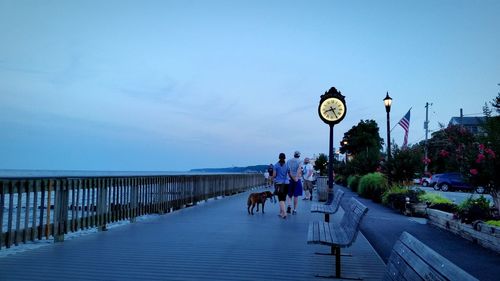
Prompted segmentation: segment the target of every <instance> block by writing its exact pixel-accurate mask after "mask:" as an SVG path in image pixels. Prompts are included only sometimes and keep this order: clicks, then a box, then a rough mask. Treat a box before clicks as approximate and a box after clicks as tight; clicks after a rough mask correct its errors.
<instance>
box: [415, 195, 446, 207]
mask: <svg viewBox="0 0 500 281" xmlns="http://www.w3.org/2000/svg"><path fill="white" fill-rule="evenodd" d="M419 200H420V201H421V202H425V203H428V204H430V205H432V204H440V203H449V204H453V202H451V200H450V199H448V198H444V197H443V196H441V195H439V194H436V193H423V194H422V195H420V196H419Z"/></svg>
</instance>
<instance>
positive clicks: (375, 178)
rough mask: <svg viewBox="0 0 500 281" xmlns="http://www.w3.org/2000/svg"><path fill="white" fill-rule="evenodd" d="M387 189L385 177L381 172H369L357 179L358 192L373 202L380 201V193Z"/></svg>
mask: <svg viewBox="0 0 500 281" xmlns="http://www.w3.org/2000/svg"><path fill="white" fill-rule="evenodd" d="M386 190H387V179H386V178H385V177H384V175H382V174H381V173H370V174H366V175H364V176H363V177H362V178H361V179H360V180H359V185H358V193H359V194H360V195H361V196H363V197H366V198H371V199H372V200H373V201H375V202H381V201H382V194H383V193H384V192H385V191H386Z"/></svg>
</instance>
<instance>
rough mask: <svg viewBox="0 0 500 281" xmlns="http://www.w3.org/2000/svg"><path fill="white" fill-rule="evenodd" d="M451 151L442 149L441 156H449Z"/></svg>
mask: <svg viewBox="0 0 500 281" xmlns="http://www.w3.org/2000/svg"><path fill="white" fill-rule="evenodd" d="M449 154H450V153H449V152H448V151H446V150H444V149H442V150H441V151H440V152H439V156H441V157H447V156H448V155H449Z"/></svg>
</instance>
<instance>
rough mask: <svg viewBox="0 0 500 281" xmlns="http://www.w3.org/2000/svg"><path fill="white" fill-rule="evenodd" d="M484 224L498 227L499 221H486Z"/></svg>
mask: <svg viewBox="0 0 500 281" xmlns="http://www.w3.org/2000/svg"><path fill="white" fill-rule="evenodd" d="M486 224H488V225H493V226H496V227H500V220H490V221H487V222H486Z"/></svg>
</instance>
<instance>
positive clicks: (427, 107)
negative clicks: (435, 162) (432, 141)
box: [424, 102, 432, 174]
mask: <svg viewBox="0 0 500 281" xmlns="http://www.w3.org/2000/svg"><path fill="white" fill-rule="evenodd" d="M429 105H432V103H431V104H429V103H428V102H426V103H425V122H424V129H425V145H424V159H425V168H424V174H427V138H428V135H429Z"/></svg>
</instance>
